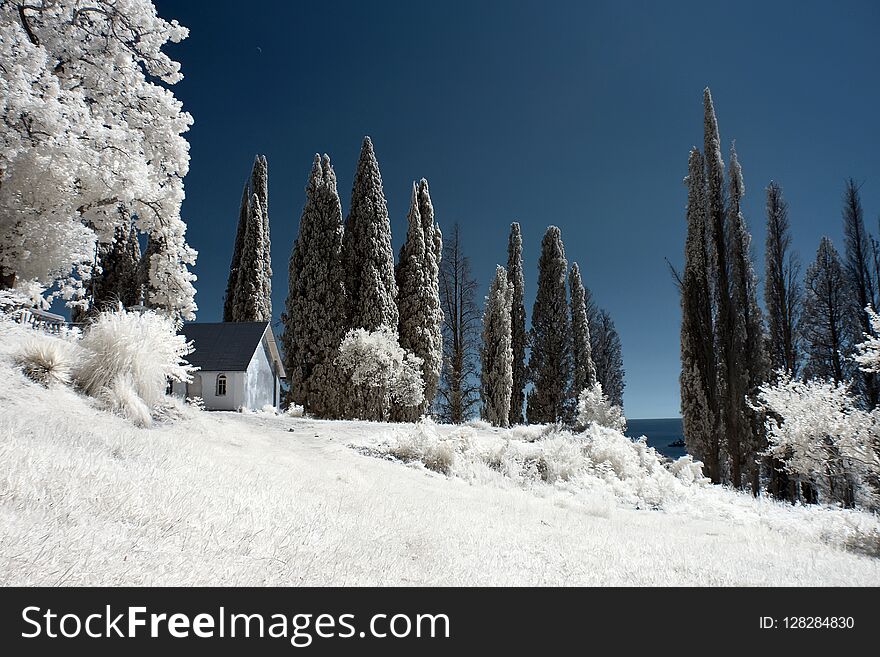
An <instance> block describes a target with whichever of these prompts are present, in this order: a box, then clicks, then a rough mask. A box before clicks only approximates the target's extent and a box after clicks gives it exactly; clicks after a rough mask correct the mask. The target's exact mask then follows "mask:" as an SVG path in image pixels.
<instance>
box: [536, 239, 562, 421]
mask: <svg viewBox="0 0 880 657" xmlns="http://www.w3.org/2000/svg"><path fill="white" fill-rule="evenodd" d="M567 269H568V263H567V262H566V260H565V249H564V247H563V245H562V237H561V235H560V232H559V228H557V227H556V226H550V227H548V228H547V231H546V232H545V233H544V238H543V240H542V241H541V255H540V258H539V259H538V291H537V295H536V297H535V304H534V306H532V341H531V343H532V350H531V353H530V354H529V371H530V373H531V380H532V383H533V384H534V388H533V389H532V390H531V391H530V392H529V395H528V401H527V414H528V420H529V422H530V423H532V424H542V423H551V422H562V421H564V420H565V412H566V400H567V395H568V389H569V380H570V377H571V325H570V323H569V320H568V303H567V302H566V294H565V276H566V272H567Z"/></svg>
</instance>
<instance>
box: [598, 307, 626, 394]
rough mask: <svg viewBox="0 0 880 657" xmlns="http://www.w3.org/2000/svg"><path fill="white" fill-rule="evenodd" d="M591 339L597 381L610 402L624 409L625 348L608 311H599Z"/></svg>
mask: <svg viewBox="0 0 880 657" xmlns="http://www.w3.org/2000/svg"><path fill="white" fill-rule="evenodd" d="M593 336H595V338H593ZM590 337H591V340H590V342H591V344H592V353H593V363H594V364H595V365H596V380H597V381H598V382H599V383H601V384H602V391H603V392H604V393H605V396H606V397H607V398H608V400H609V401H610V402H611V403H612V404H614V405H615V406H620V407H621V408H623V389H624V388H625V387H626V372H625V371H624V368H623V348H622V346H621V343H620V335H619V334H618V333H617V328H616V327H615V326H614V320H613V319H612V318H611V315H610V314H609V313H608V311H607V310H604V309H599V310H598V312H597V315H596V321H595V323H591V324H590Z"/></svg>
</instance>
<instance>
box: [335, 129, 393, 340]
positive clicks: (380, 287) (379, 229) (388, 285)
mask: <svg viewBox="0 0 880 657" xmlns="http://www.w3.org/2000/svg"><path fill="white" fill-rule="evenodd" d="M342 256H343V262H344V263H345V273H346V279H345V280H346V286H345V289H346V295H347V299H348V326H349V328H365V329H367V330H368V331H374V330H376V329H378V328H379V327H380V326H398V324H399V319H400V318H399V315H398V312H397V301H396V298H397V284H396V283H395V281H394V253H393V252H392V250H391V222H390V221H389V219H388V207H387V205H386V203H385V193H384V192H383V191H382V175H381V174H380V173H379V163H378V162H377V161H376V155H375V153H374V152H373V142H372V141H370V138H369V137H364V142H363V145H362V147H361V154H360V158H359V159H358V164H357V171H356V172H355V176H354V184H353V186H352V190H351V207H350V209H349V212H348V217H347V218H346V220H345V232H344V233H343V238H342Z"/></svg>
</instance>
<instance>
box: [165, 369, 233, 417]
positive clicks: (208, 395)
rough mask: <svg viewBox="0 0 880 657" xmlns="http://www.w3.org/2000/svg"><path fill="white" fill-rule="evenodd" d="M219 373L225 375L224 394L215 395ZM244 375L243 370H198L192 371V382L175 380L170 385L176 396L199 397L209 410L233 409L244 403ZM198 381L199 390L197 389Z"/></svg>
mask: <svg viewBox="0 0 880 657" xmlns="http://www.w3.org/2000/svg"><path fill="white" fill-rule="evenodd" d="M220 374H225V375H226V394H225V395H224V396H222V397H218V396H217V376H218V375H220ZM245 376H246V373H245V372H207V371H201V370H199V371H198V372H195V373H193V382H192V383H189V384H185V383H177V382H175V383H174V384H173V385H172V394H174V395H177V396H178V397H201V398H202V399H203V400H204V402H205V408H206V409H208V410H209V411H235V410H238V408H239V407H240V406H242V405H244V398H245ZM196 377H198V378H196ZM200 382H201V392H200V391H199V383H200Z"/></svg>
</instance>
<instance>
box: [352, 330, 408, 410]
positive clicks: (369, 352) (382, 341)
mask: <svg viewBox="0 0 880 657" xmlns="http://www.w3.org/2000/svg"><path fill="white" fill-rule="evenodd" d="M337 365H338V366H339V367H340V369H342V371H343V372H344V373H345V374H346V375H348V376H349V377H350V378H351V382H352V383H353V384H355V385H356V386H363V387H365V388H371V389H375V390H377V391H378V392H379V393H380V394H381V395H382V396H383V397H384V401H385V402H386V403H388V402H394V403H395V404H399V405H401V406H417V405H419V404H421V403H422V399H423V386H422V373H421V367H422V359H421V358H419V357H418V356H415V355H413V354H412V353H410V352H408V351H406V350H405V349H403V348H402V347H401V346H400V344H398V342H397V332H396V331H395V330H394V329H392V328H391V327H388V326H381V327H379V329H378V330H376V331H367V330H366V329H363V328H359V329H352V330H351V331H349V332H348V333H347V334H346V335H345V337H344V338H343V339H342V343H341V344H340V345H339V356H338V358H337Z"/></svg>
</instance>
